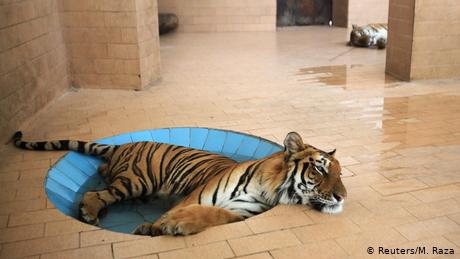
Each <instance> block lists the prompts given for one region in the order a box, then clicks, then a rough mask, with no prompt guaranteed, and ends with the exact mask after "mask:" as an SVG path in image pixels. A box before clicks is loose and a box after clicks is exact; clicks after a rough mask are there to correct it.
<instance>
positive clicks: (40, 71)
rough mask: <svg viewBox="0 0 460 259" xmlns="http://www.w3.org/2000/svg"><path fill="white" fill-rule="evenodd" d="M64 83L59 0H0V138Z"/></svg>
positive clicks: (66, 81) (60, 91)
mask: <svg viewBox="0 0 460 259" xmlns="http://www.w3.org/2000/svg"><path fill="white" fill-rule="evenodd" d="M68 87H69V74H68V70H67V58H66V48H65V43H64V39H63V35H62V32H61V28H60V19H59V8H58V0H24V1H2V2H1V3H0V140H5V139H7V138H9V137H10V136H11V134H12V133H13V132H14V131H15V130H17V129H18V128H19V126H20V125H21V124H22V123H23V122H24V121H26V120H27V119H28V118H30V117H31V116H32V115H33V114H34V113H36V112H37V111H38V110H40V109H41V108H43V107H44V106H45V105H46V104H48V103H49V102H50V101H52V100H53V99H54V98H56V97H57V96H60V95H62V94H63V93H64V92H65V91H66V90H67V89H68Z"/></svg>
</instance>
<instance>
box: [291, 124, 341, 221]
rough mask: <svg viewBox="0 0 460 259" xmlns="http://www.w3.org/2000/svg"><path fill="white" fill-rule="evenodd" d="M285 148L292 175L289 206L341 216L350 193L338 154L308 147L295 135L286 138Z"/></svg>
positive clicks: (293, 133)
mask: <svg viewBox="0 0 460 259" xmlns="http://www.w3.org/2000/svg"><path fill="white" fill-rule="evenodd" d="M284 145H285V161H286V163H287V165H288V172H292V173H291V175H290V177H291V178H292V183H291V185H290V187H289V188H288V194H287V197H289V200H290V203H297V204H305V205H307V204H309V205H312V207H313V208H314V209H316V210H318V211H321V212H325V213H339V212H341V211H342V206H343V203H344V199H345V197H346V196H347V191H346V189H345V186H344V185H343V183H342V180H341V179H340V175H341V167H340V163H339V161H338V160H337V159H336V158H335V157H334V154H335V150H334V151H332V152H329V153H327V152H324V151H322V150H319V149H317V148H315V147H313V146H310V145H306V144H304V143H303V141H302V138H301V137H300V135H299V134H297V133H295V132H292V133H289V134H288V135H287V137H286V139H285V141H284Z"/></svg>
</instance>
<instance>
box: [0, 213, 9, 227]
mask: <svg viewBox="0 0 460 259" xmlns="http://www.w3.org/2000/svg"><path fill="white" fill-rule="evenodd" d="M7 224H8V215H0V228H5V227H6V225H7Z"/></svg>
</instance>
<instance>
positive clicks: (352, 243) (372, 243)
mask: <svg viewBox="0 0 460 259" xmlns="http://www.w3.org/2000/svg"><path fill="white" fill-rule="evenodd" d="M336 241H337V243H338V244H339V245H340V246H341V247H342V248H343V249H344V250H345V251H347V253H348V254H349V255H359V256H365V255H366V254H368V252H367V249H368V248H369V247H372V248H374V249H378V247H379V246H383V247H388V246H391V245H395V244H401V243H405V242H407V239H406V238H404V237H403V236H402V235H401V234H400V233H399V232H398V231H396V230H394V229H393V228H389V227H378V228H375V229H373V230H371V231H365V232H361V233H358V234H353V235H348V236H345V237H340V238H337V239H336Z"/></svg>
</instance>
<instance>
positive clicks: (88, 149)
mask: <svg viewBox="0 0 460 259" xmlns="http://www.w3.org/2000/svg"><path fill="white" fill-rule="evenodd" d="M12 141H13V142H14V144H15V145H16V147H18V148H22V149H29V150H42V151H52V150H73V151H76V152H78V153H82V154H85V155H92V156H98V157H102V158H105V159H109V158H110V157H111V156H112V154H113V152H114V151H115V150H116V149H117V148H118V147H119V146H118V145H106V144H98V143H94V142H85V141H79V140H53V141H39V142H37V141H22V132H21V131H17V132H16V133H15V134H14V135H13V138H12Z"/></svg>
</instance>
